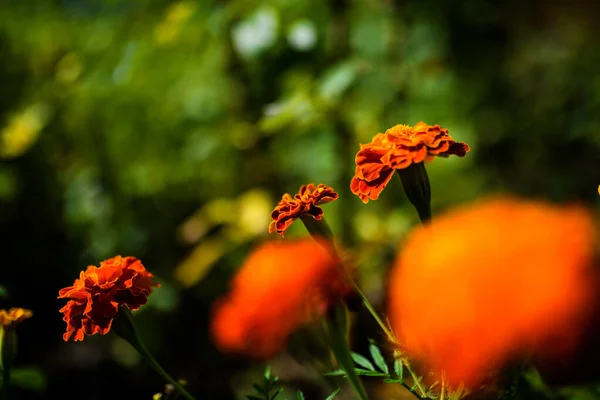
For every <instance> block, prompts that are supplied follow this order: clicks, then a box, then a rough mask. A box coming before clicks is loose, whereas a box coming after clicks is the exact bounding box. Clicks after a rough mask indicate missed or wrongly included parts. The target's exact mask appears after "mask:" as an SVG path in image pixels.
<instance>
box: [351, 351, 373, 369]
mask: <svg viewBox="0 0 600 400" xmlns="http://www.w3.org/2000/svg"><path fill="white" fill-rule="evenodd" d="M352 359H353V360H354V362H355V363H357V364H358V365H360V366H361V367H363V368H366V369H369V370H371V371H375V367H374V366H373V364H371V361H369V360H367V359H366V358H365V357H363V356H361V355H360V354H358V353H355V352H352Z"/></svg>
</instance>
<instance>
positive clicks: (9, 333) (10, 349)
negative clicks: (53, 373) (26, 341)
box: [0, 308, 33, 400]
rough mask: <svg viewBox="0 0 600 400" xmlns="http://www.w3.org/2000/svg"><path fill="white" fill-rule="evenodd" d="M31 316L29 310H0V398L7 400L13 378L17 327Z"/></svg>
mask: <svg viewBox="0 0 600 400" xmlns="http://www.w3.org/2000/svg"><path fill="white" fill-rule="evenodd" d="M32 316H33V313H32V312H31V310H26V309H24V308H11V309H10V310H8V311H6V310H0V370H1V371H2V387H1V388H0V396H1V397H2V400H8V398H9V388H10V386H11V378H13V376H15V371H14V370H13V366H14V363H15V359H16V357H17V348H18V344H17V331H16V328H17V326H18V325H19V324H20V323H21V322H23V321H24V320H26V319H29V318H31V317H32Z"/></svg>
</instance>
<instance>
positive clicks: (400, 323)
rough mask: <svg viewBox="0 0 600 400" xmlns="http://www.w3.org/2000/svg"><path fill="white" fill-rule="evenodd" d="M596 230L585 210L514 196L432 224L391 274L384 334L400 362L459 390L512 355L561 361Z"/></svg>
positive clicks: (577, 324)
mask: <svg viewBox="0 0 600 400" xmlns="http://www.w3.org/2000/svg"><path fill="white" fill-rule="evenodd" d="M594 229H595V228H594V223H593V219H592V217H591V215H590V214H588V212H587V211H585V210H583V209H580V208H577V207H575V206H568V207H557V206H554V205H549V204H545V203H541V202H533V201H524V200H518V199H514V198H496V199H488V200H486V201H481V202H478V203H475V204H471V205H469V206H466V207H463V208H459V209H457V210H454V211H451V212H449V213H447V214H446V215H443V216H440V217H437V218H434V219H433V220H432V222H431V223H430V224H428V225H425V226H421V227H419V228H417V229H416V230H414V231H413V232H412V233H411V234H410V236H409V237H408V238H407V240H406V242H405V244H404V247H403V249H402V251H401V253H400V254H399V256H398V259H397V261H396V266H395V268H394V269H393V271H392V273H391V279H390V283H389V296H390V303H389V317H390V321H391V323H392V327H393V328H394V330H395V331H396V333H397V334H398V336H399V338H400V342H401V343H402V345H403V346H404V347H405V348H406V351H407V352H408V354H410V355H412V356H414V357H415V358H420V359H422V360H423V361H425V363H426V364H427V365H428V366H429V367H430V368H432V369H433V370H434V371H441V370H446V371H447V372H448V376H449V377H450V378H451V379H452V380H453V381H454V382H460V381H463V382H464V383H465V384H466V385H467V386H469V385H474V384H475V383H477V382H478V379H479V378H480V377H481V376H482V375H484V374H486V372H488V371H491V370H494V368H496V367H501V366H502V364H503V363H504V362H506V361H507V360H509V359H510V358H511V357H514V356H518V355H519V354H523V353H526V354H529V353H530V352H536V354H548V351H549V350H552V352H555V351H557V350H560V352H561V354H565V355H566V354H567V353H566V352H567V351H569V350H570V348H572V347H573V346H574V345H575V343H576V341H577V339H578V336H579V335H580V333H581V330H582V329H583V328H582V326H583V325H582V324H583V322H584V320H585V318H586V313H587V310H589V303H588V304H586V302H588V300H589V299H590V298H591V295H592V283H591V282H593V278H594V276H595V275H594V271H593V268H592V263H593V261H592V258H593V252H594V248H595V247H594V240H595V234H596V233H595V232H594ZM548 345H549V346H548Z"/></svg>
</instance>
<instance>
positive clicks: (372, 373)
mask: <svg viewBox="0 0 600 400" xmlns="http://www.w3.org/2000/svg"><path fill="white" fill-rule="evenodd" d="M354 371H356V374H357V375H362V376H380V377H384V378H385V377H387V376H388V374H386V373H384V372H379V371H371V370H368V369H355V370H354Z"/></svg>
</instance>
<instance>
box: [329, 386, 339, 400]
mask: <svg viewBox="0 0 600 400" xmlns="http://www.w3.org/2000/svg"><path fill="white" fill-rule="evenodd" d="M340 390H342V389H340V388H337V389H336V391H335V392H333V393H331V394H330V395H329V396H327V398H326V399H325V400H333V398H334V397H335V396H336V395H337V394H338V393H339V392H340Z"/></svg>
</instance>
